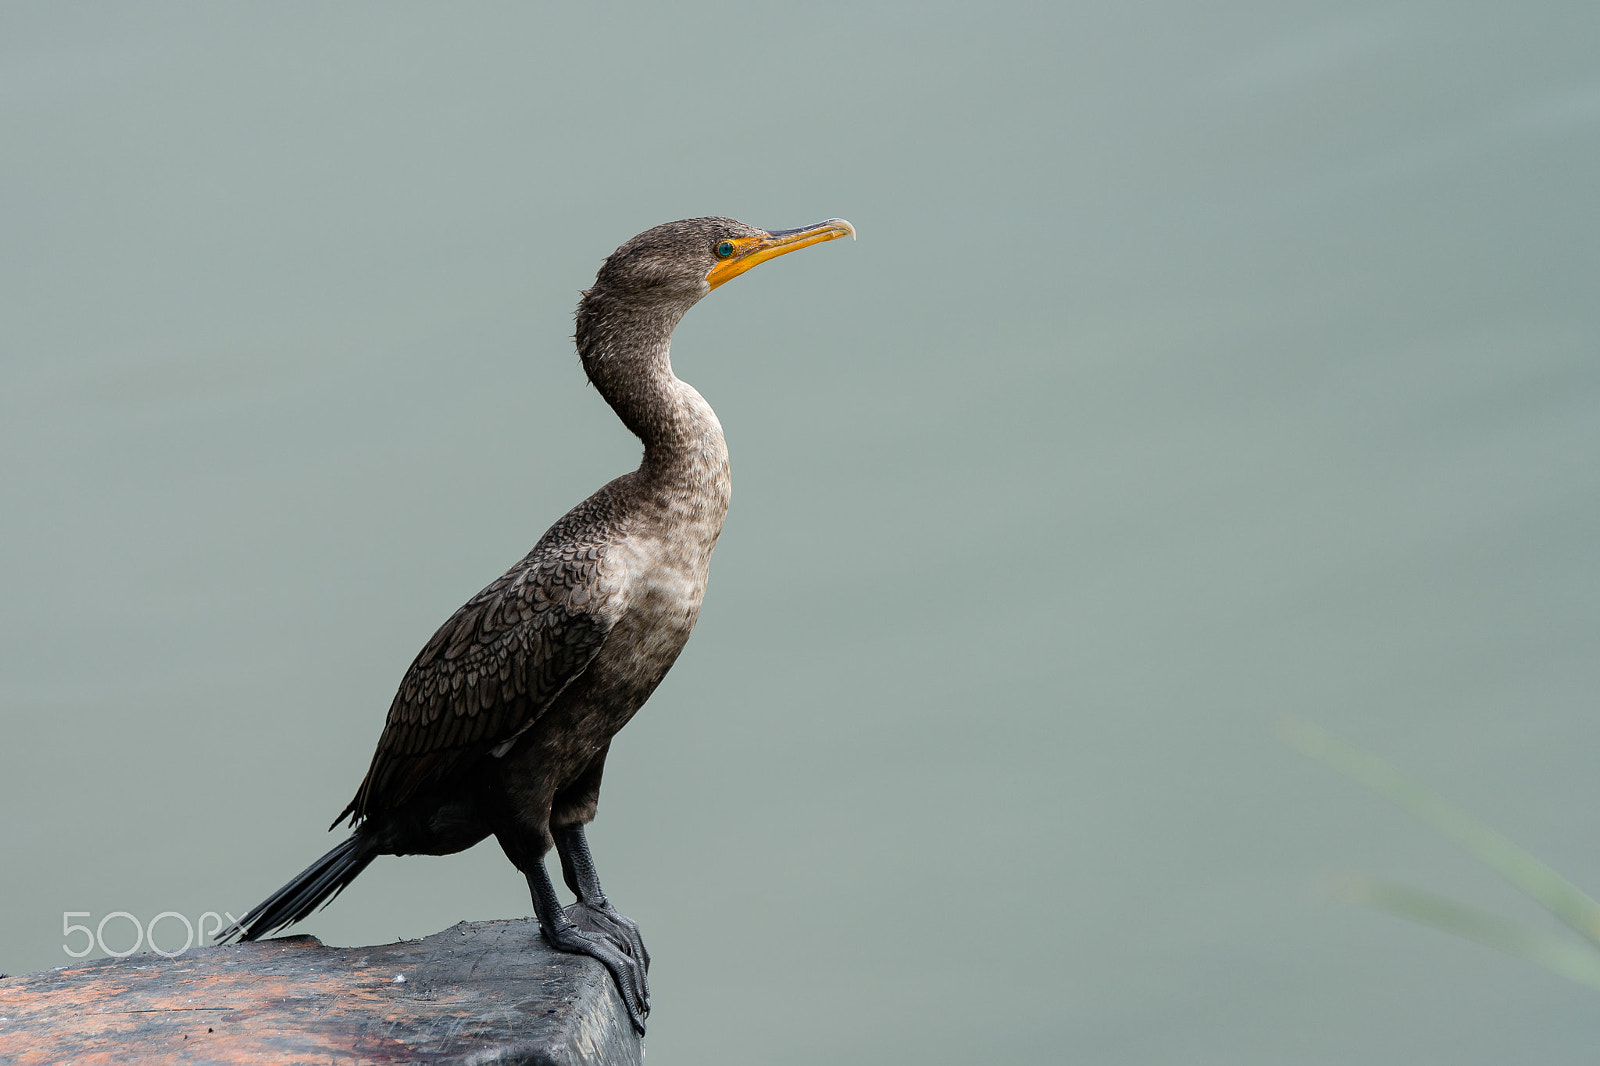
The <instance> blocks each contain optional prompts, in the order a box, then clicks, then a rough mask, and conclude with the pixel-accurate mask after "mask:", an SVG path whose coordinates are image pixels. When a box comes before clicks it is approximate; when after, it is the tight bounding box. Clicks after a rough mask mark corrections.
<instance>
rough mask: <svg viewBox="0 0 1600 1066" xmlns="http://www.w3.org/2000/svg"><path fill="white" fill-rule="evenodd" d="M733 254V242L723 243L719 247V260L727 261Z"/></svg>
mask: <svg viewBox="0 0 1600 1066" xmlns="http://www.w3.org/2000/svg"><path fill="white" fill-rule="evenodd" d="M732 254H733V242H732V241H723V242H722V243H721V244H719V245H717V258H718V259H726V258H728V256H730V255H732Z"/></svg>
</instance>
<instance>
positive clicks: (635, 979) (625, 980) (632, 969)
mask: <svg viewBox="0 0 1600 1066" xmlns="http://www.w3.org/2000/svg"><path fill="white" fill-rule="evenodd" d="M540 929H541V931H542V932H543V933H544V939H545V942H546V943H547V944H549V945H550V946H551V947H553V948H555V949H556V950H557V951H565V952H568V953H570V954H574V955H587V956H589V957H590V958H591V959H596V960H598V961H599V962H600V963H601V964H602V965H603V966H605V968H606V969H608V970H610V971H611V978H612V980H614V981H615V982H616V983H617V991H618V992H620V993H621V994H622V1003H623V1006H625V1007H627V1008H628V1017H629V1019H630V1020H631V1021H632V1022H633V1027H634V1028H635V1029H637V1030H638V1031H639V1035H640V1036H643V1035H644V1020H645V1017H646V1016H647V1015H648V1014H649V1013H650V1007H649V1005H648V1003H647V1001H646V998H645V997H646V993H645V979H644V963H643V962H641V961H639V960H638V959H635V958H634V957H633V956H632V955H629V954H628V953H627V952H626V951H625V950H623V949H622V948H620V947H618V946H617V945H616V944H614V943H612V940H611V937H610V936H609V935H607V934H605V933H599V932H588V931H586V930H583V929H580V928H579V927H578V926H577V925H575V924H572V923H570V922H568V923H564V924H562V925H560V926H558V927H557V928H555V929H550V928H547V927H546V926H545V923H543V922H541V923H540ZM642 946H643V945H641V947H642Z"/></svg>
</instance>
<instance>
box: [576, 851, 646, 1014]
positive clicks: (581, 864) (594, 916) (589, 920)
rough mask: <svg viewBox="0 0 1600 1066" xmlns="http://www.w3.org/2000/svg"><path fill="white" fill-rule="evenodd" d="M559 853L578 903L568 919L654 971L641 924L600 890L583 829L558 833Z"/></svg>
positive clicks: (592, 858) (598, 877)
mask: <svg viewBox="0 0 1600 1066" xmlns="http://www.w3.org/2000/svg"><path fill="white" fill-rule="evenodd" d="M552 835H553V836H554V837H555V842H556V853H557V854H559V855H560V856H561V877H562V879H563V880H565V881H566V882H567V887H568V888H570V889H572V893H573V895H575V896H577V897H578V902H576V903H574V904H573V905H572V906H570V907H568V908H567V917H568V918H570V919H572V921H573V922H574V923H576V925H577V926H578V928H579V929H583V930H586V931H588V932H591V933H603V934H605V935H606V936H608V937H610V938H611V939H612V941H614V942H615V943H616V945H617V946H618V947H620V948H622V949H623V950H624V951H626V952H627V953H628V954H629V955H631V956H633V957H634V958H635V959H637V960H638V961H639V962H640V963H641V964H642V965H643V966H644V968H645V970H646V971H648V970H649V969H650V952H649V951H648V950H646V949H645V946H644V937H643V936H642V935H640V933H639V923H638V922H636V921H634V920H633V919H632V918H629V917H628V916H627V915H626V914H623V913H622V912H621V911H619V910H617V908H615V907H613V906H612V905H611V901H610V900H608V899H606V894H605V892H603V891H602V890H601V888H600V875H599V874H598V873H596V872H595V868H594V856H593V855H591V854H590V853H589V841H588V838H587V837H585V836H584V832H583V826H581V825H571V826H567V827H565V828H563V829H556V830H554V831H553V833H552ZM644 1005H645V1007H646V1009H648V1008H649V1006H650V988H649V985H648V984H647V985H645V990H644Z"/></svg>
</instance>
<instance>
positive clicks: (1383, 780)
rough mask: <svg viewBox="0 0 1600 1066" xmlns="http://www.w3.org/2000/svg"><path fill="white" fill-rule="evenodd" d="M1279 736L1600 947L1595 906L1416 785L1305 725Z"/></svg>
mask: <svg viewBox="0 0 1600 1066" xmlns="http://www.w3.org/2000/svg"><path fill="white" fill-rule="evenodd" d="M1279 735H1280V736H1281V737H1282V738H1283V740H1284V741H1285V742H1286V743H1287V744H1289V745H1290V746H1291V747H1293V748H1295V749H1297V750H1298V751H1300V752H1302V753H1304V754H1306V755H1309V756H1310V757H1311V758H1313V759H1316V760H1317V761H1318V762H1320V763H1322V764H1324V765H1326V766H1329V767H1332V768H1333V769H1334V770H1337V771H1338V772H1339V773H1341V774H1344V775H1345V776H1346V777H1348V778H1350V779H1352V780H1354V781H1356V782H1358V783H1360V784H1362V785H1365V786H1366V787H1367V788H1370V789H1371V790H1372V791H1374V792H1376V793H1378V794H1379V795H1381V796H1385V797H1387V798H1388V799H1390V800H1392V801H1393V802H1394V803H1396V804H1398V805H1399V806H1401V807H1403V808H1404V809H1406V810H1408V811H1410V812H1411V813H1412V814H1414V815H1416V816H1417V817H1418V818H1420V819H1422V820H1423V821H1424V822H1427V823H1428V824H1429V825H1431V826H1433V827H1434V828H1435V829H1437V830H1439V832H1441V833H1443V834H1444V835H1445V836H1447V837H1449V838H1450V839H1451V840H1453V841H1455V842H1456V843H1457V844H1459V845H1460V846H1461V847H1462V848H1464V849H1465V850H1467V851H1468V852H1470V853H1471V854H1473V855H1474V856H1476V857H1477V858H1478V859H1479V860H1481V861H1482V862H1484V863H1486V864H1487V865H1489V866H1491V867H1493V868H1494V869H1495V870H1497V871H1498V872H1499V873H1500V875H1501V876H1502V877H1504V878H1505V879H1506V880H1508V881H1510V882H1511V883H1512V884H1513V885H1515V886H1516V887H1517V888H1519V889H1521V890H1522V891H1523V892H1525V893H1527V894H1528V895H1529V896H1531V897H1532V898H1533V899H1535V900H1537V901H1538V902H1539V903H1540V904H1542V905H1543V906H1544V907H1545V908H1546V909H1548V910H1549V911H1550V913H1551V914H1554V915H1555V916H1556V917H1557V918H1559V919H1561V921H1563V922H1565V923H1566V924H1567V925H1569V926H1571V927H1572V928H1573V929H1575V930H1576V931H1577V932H1579V933H1580V934H1582V935H1583V936H1584V937H1585V938H1586V939H1588V940H1589V941H1590V942H1591V943H1594V944H1597V945H1600V904H1597V903H1596V902H1595V901H1594V900H1592V899H1590V898H1589V897H1588V896H1587V895H1585V894H1584V892H1583V890H1582V889H1580V888H1578V886H1576V885H1574V884H1573V883H1572V882H1570V881H1568V880H1567V879H1566V878H1564V877H1562V876H1561V875H1560V874H1558V873H1557V872H1556V871H1554V870H1552V869H1551V868H1550V867H1548V866H1546V865H1545V864H1544V863H1542V862H1540V861H1539V860H1538V859H1536V858H1534V857H1533V856H1532V855H1529V854H1528V853H1527V852H1525V851H1523V850H1522V849H1521V848H1519V847H1517V846H1516V845H1515V844H1513V843H1512V842H1511V841H1509V840H1507V839H1506V838H1505V837H1503V836H1501V835H1500V834H1499V833H1497V832H1495V831H1494V830H1493V829H1490V828H1489V827H1488V826H1486V825H1484V824H1482V823H1481V822H1478V821H1476V820H1474V819H1473V818H1471V817H1470V816H1468V815H1467V814H1465V813H1464V812H1462V811H1461V810H1459V809H1458V808H1456V807H1455V806H1454V805H1453V804H1451V803H1450V802H1449V801H1448V800H1446V799H1445V798H1444V797H1443V796H1440V795H1439V794H1438V793H1436V792H1434V791H1432V790H1431V789H1428V788H1425V787H1424V786H1422V785H1419V784H1417V783H1416V782H1414V781H1412V780H1411V779H1410V778H1408V777H1406V776H1405V775H1404V774H1402V773H1401V772H1400V771H1398V770H1396V769H1395V768H1394V767H1392V766H1390V765H1389V764H1388V763H1386V762H1384V761H1383V760H1382V759H1380V758H1378V757H1377V756H1376V755H1373V754H1371V753H1370V752H1367V751H1363V750H1362V749H1361V748H1358V747H1356V746H1355V745H1354V744H1351V743H1349V742H1348V741H1345V740H1341V739H1340V738H1339V737H1336V736H1334V735H1333V734H1332V733H1329V732H1328V731H1326V730H1324V729H1320V728H1318V727H1317V726H1314V725H1311V724H1310V723H1307V722H1300V721H1296V720H1293V719H1287V720H1285V721H1284V722H1283V723H1282V725H1281V727H1280V729H1279Z"/></svg>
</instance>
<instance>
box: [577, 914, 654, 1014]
mask: <svg viewBox="0 0 1600 1066" xmlns="http://www.w3.org/2000/svg"><path fill="white" fill-rule="evenodd" d="M566 915H567V919H568V920H569V921H570V922H572V924H573V925H576V926H577V927H578V928H579V929H581V930H583V931H584V932H585V933H594V934H596V935H598V936H603V937H605V938H606V939H607V940H609V941H611V943H612V944H614V945H616V946H617V947H618V948H619V949H621V950H622V951H623V952H624V953H626V954H627V956H628V957H629V958H631V959H633V960H634V961H635V962H637V963H639V965H640V977H639V988H640V992H641V993H642V999H643V1002H644V1009H645V1013H647V1014H648V1013H649V1011H650V982H649V980H648V979H647V978H646V977H645V975H646V974H648V973H649V972H650V952H649V950H648V949H647V948H646V947H645V946H644V937H643V936H642V935H641V934H640V932H639V923H638V922H636V921H634V920H633V919H632V918H629V917H628V916H627V915H626V914H623V913H622V912H621V911H619V910H617V908H615V907H613V906H612V905H611V903H610V902H609V901H608V900H606V899H604V898H602V899H601V900H600V901H599V903H591V902H585V901H583V900H579V901H578V902H577V903H574V904H572V906H570V907H568V908H567V909H566Z"/></svg>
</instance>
